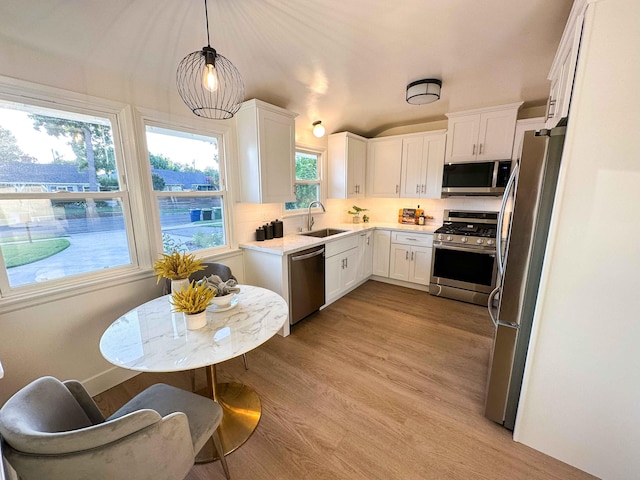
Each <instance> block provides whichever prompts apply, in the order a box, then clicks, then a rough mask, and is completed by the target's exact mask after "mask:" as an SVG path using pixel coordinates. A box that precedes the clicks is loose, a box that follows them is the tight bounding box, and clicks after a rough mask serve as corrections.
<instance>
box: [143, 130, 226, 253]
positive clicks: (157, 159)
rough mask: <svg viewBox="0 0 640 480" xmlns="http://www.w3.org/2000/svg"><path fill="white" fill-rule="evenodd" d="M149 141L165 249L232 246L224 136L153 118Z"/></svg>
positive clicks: (168, 251) (203, 248)
mask: <svg viewBox="0 0 640 480" xmlns="http://www.w3.org/2000/svg"><path fill="white" fill-rule="evenodd" d="M146 141H147V152H148V157H149V166H150V171H151V181H152V186H153V193H154V195H155V199H156V205H157V217H158V220H159V225H160V230H161V235H162V248H163V251H164V252H165V253H170V252H173V251H180V252H194V251H197V250H205V249H212V248H219V247H225V246H227V245H228V238H227V237H228V235H227V231H226V215H225V212H226V206H225V194H226V190H225V182H224V181H223V180H224V162H223V159H222V155H221V150H222V149H221V148H220V146H221V145H222V136H221V135H211V134H207V135H204V134H200V133H194V132H188V131H186V130H183V129H178V128H175V127H172V126H167V125H162V126H161V125H158V124H151V123H149V124H147V125H146Z"/></svg>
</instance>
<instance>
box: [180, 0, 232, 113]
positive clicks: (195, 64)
mask: <svg viewBox="0 0 640 480" xmlns="http://www.w3.org/2000/svg"><path fill="white" fill-rule="evenodd" d="M204 11H205V18H206V22H207V46H206V47H203V48H202V50H198V51H196V52H193V53H190V54H189V55H187V56H186V57H184V58H183V59H182V61H181V62H180V64H179V65H178V71H177V72H176V83H177V86H178V93H179V94H180V98H182V100H183V101H184V103H186V104H187V106H188V107H189V108H190V109H191V111H192V112H193V113H194V114H196V115H198V116H199V117H204V118H211V119H215V120H225V119H228V118H231V117H233V116H234V115H235V113H236V112H237V111H238V110H239V109H240V105H241V104H242V101H243V100H244V83H243V82H242V77H241V76H240V72H238V69H237V68H236V67H235V66H234V65H233V63H231V62H230V61H229V60H228V59H227V58H225V57H223V56H222V55H220V54H219V53H218V52H216V50H215V49H214V48H212V47H211V41H210V40H209V10H208V8H207V0H204Z"/></svg>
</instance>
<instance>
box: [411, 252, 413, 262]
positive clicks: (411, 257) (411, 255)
mask: <svg viewBox="0 0 640 480" xmlns="http://www.w3.org/2000/svg"><path fill="white" fill-rule="evenodd" d="M411 261H412V262H413V252H411Z"/></svg>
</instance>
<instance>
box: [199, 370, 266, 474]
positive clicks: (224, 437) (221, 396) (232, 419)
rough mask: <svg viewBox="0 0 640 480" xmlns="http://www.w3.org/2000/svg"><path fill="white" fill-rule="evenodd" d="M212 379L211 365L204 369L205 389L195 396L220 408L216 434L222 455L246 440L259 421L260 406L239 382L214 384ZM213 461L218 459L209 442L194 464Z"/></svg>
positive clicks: (213, 373) (211, 443)
mask: <svg viewBox="0 0 640 480" xmlns="http://www.w3.org/2000/svg"><path fill="white" fill-rule="evenodd" d="M215 376H216V375H215V365H211V366H210V367H208V368H207V383H208V384H209V387H208V388H207V389H206V390H204V391H199V392H198V393H199V394H200V395H203V396H205V397H209V398H213V399H214V400H215V401H216V402H218V404H219V405H220V406H221V407H222V411H223V415H222V421H221V422H220V425H219V426H218V433H219V435H220V441H221V443H222V449H223V450H224V454H225V455H227V454H229V453H231V452H233V451H234V450H235V449H236V448H238V447H239V446H240V445H242V444H243V443H244V442H246V441H247V440H248V439H249V437H250V436H251V434H252V433H253V431H254V430H255V429H256V427H257V426H258V422H259V421H260V415H261V414H262V406H261V404H260V397H258V394H257V393H256V391H255V390H254V389H252V388H251V387H248V386H246V385H243V384H241V383H216V382H215ZM212 387H213V388H212ZM215 460H218V454H217V452H216V449H215V447H214V445H213V441H212V440H211V439H209V440H208V441H207V443H206V444H205V446H204V447H202V450H200V452H198V454H197V455H196V463H208V462H213V461H215Z"/></svg>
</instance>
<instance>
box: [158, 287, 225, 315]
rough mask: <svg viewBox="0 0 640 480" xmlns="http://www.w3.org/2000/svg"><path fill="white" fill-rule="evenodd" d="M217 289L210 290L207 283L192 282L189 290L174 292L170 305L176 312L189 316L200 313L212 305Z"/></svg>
mask: <svg viewBox="0 0 640 480" xmlns="http://www.w3.org/2000/svg"><path fill="white" fill-rule="evenodd" d="M215 296H216V289H215V288H210V287H208V286H207V284H206V283H204V282H203V283H197V282H195V281H194V282H191V283H190V284H189V286H188V287H187V288H184V289H182V290H179V291H177V292H173V294H172V295H171V300H169V303H171V305H173V307H174V311H176V312H183V313H188V314H193V313H200V312H203V311H205V310H206V308H207V307H208V306H209V305H211V303H212V301H213V297H215Z"/></svg>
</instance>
